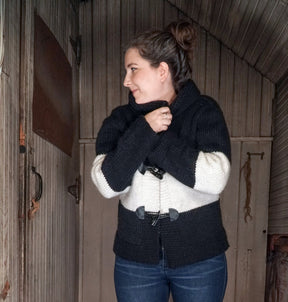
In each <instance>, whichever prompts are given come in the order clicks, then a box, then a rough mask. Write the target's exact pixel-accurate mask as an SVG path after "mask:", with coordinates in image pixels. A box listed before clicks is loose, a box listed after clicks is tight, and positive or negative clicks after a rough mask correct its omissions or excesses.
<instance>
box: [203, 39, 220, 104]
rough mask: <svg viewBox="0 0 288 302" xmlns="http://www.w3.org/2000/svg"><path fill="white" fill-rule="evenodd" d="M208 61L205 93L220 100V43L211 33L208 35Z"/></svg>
mask: <svg viewBox="0 0 288 302" xmlns="http://www.w3.org/2000/svg"><path fill="white" fill-rule="evenodd" d="M206 51H207V61H206V70H205V74H206V79H205V82H206V83H205V94H207V95H209V96H211V97H213V98H214V99H216V100H217V101H218V99H219V86H220V73H219V66H220V58H221V56H220V43H219V42H218V41H217V40H216V39H215V38H213V37H211V36H210V35H208V37H207V50H206Z"/></svg>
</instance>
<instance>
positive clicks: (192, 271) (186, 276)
mask: <svg viewBox="0 0 288 302" xmlns="http://www.w3.org/2000/svg"><path fill="white" fill-rule="evenodd" d="M114 281H115V289H116V295H117V300H118V302H168V300H169V295H170V292H171V294H172V297H173V301H174V302H221V301H223V298H224V294H225V289H226V284H227V264H226V256H225V254H221V255H219V256H216V257H214V258H211V259H208V260H205V261H200V262H197V263H194V264H191V265H187V266H182V267H179V268H176V269H172V268H168V267H167V266H166V263H165V260H164V259H162V260H161V261H160V263H159V264H158V265H149V264H148V265H147V264H142V263H137V262H133V261H127V260H125V259H122V258H120V257H117V256H116V262H115V269H114Z"/></svg>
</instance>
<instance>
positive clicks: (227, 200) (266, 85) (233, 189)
mask: <svg viewBox="0 0 288 302" xmlns="http://www.w3.org/2000/svg"><path fill="white" fill-rule="evenodd" d="M182 17H183V14H182V12H181V11H179V10H177V9H176V8H175V7H173V6H171V5H170V4H169V2H168V1H164V0H156V1H154V0H122V1H113V0H107V1H101V0H97V1H96V0H95V1H88V2H85V3H83V4H81V10H80V32H81V35H82V42H83V44H82V45H83V51H82V55H83V59H82V64H81V68H80V103H81V107H80V144H81V163H82V167H81V173H82V177H83V183H84V185H83V196H82V198H83V200H82V205H81V207H82V208H81V213H82V214H81V215H82V220H81V234H82V237H81V254H82V259H80V267H81V272H82V274H81V276H80V291H81V293H80V295H79V297H80V301H83V302H84V301H85V302H89V301H115V294H114V292H113V290H112V289H113V262H114V256H113V253H112V243H113V238H114V232H115V227H116V213H117V200H115V199H114V200H105V199H103V198H102V197H101V196H100V195H99V193H98V192H97V190H96V188H95V187H94V186H93V184H92V182H91V179H90V169H91V164H92V161H93V159H94V157H95V147H94V142H95V138H96V136H97V131H98V130H99V127H100V126H101V123H102V121H103V119H104V118H105V117H106V116H107V115H108V114H109V113H110V112H111V110H112V109H113V108H114V107H116V106H118V105H120V104H124V103H126V102H127V90H126V89H125V88H123V86H122V81H123V79H124V68H123V45H125V43H126V42H127V41H128V40H129V39H130V38H131V37H132V35H133V34H134V33H135V32H139V31H142V30H145V29H148V28H151V27H160V28H161V27H163V26H164V25H166V24H168V23H169V22H170V21H174V20H177V19H179V18H182ZM195 26H196V27H197V30H198V35H199V41H198V46H197V51H196V54H195V60H194V71H193V78H194V80H195V82H196V83H197V84H198V86H199V88H200V89H201V91H202V93H204V94H209V95H211V96H213V97H214V98H216V99H217V100H218V102H219V104H220V106H221V107H222V109H223V111H224V114H225V117H226V120H227V124H228V127H229V131H230V135H231V141H232V175H231V178H230V181H229V184H228V186H227V189H226V190H225V192H224V194H223V200H222V208H223V218H224V223H225V226H226V229H227V233H228V237H229V241H230V249H229V251H228V253H227V255H228V263H229V282H228V289H227V293H226V298H225V301H227V302H231V301H248V302H249V301H253V302H258V301H259V302H260V301H261V302H262V301H263V299H264V286H265V263H266V237H267V234H266V233H267V220H268V190H269V175H270V154H271V142H272V138H271V119H272V110H271V107H272V99H273V97H274V85H273V83H271V82H270V81H269V80H267V79H266V78H264V77H263V76H262V75H261V74H259V73H258V72H256V71H255V69H253V68H252V67H250V66H249V65H248V64H247V63H246V62H245V61H244V60H241V59H240V58H239V57H237V56H236V55H235V54H234V53H233V52H232V51H231V50H229V49H228V48H226V47H225V46H224V45H223V44H221V43H220V42H219V41H217V40H216V39H215V38H214V37H213V36H211V35H210V34H209V33H208V32H206V31H205V30H204V29H203V28H201V27H200V26H199V25H197V24H195ZM247 152H250V153H262V152H264V156H263V158H261V156H259V154H256V155H252V156H251V162H250V164H251V176H250V179H245V176H244V172H243V170H241V168H242V167H243V165H244V164H245V163H246V161H247V160H248V155H247ZM241 171H242V172H241ZM246 180H247V182H246ZM249 181H250V182H251V184H252V188H251V196H250V197H251V198H250V201H249V203H248V206H250V208H251V215H252V219H248V220H247V222H245V220H244V215H245V212H244V208H245V203H246V196H247V192H246V188H247V187H246V184H247V183H249Z"/></svg>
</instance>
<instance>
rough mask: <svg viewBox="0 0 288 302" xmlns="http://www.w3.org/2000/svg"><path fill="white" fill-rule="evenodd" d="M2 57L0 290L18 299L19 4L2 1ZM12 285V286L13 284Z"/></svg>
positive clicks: (0, 105)
mask: <svg viewBox="0 0 288 302" xmlns="http://www.w3.org/2000/svg"><path fill="white" fill-rule="evenodd" d="M4 4H5V5H4V6H5V10H4V11H3V12H2V13H3V15H2V14H1V17H2V16H3V17H4V28H3V29H4V32H3V36H4V57H3V60H4V61H3V66H2V73H1V75H0V119H1V121H0V141H1V146H0V230H1V231H0V289H1V291H2V289H3V288H4V286H5V284H6V282H7V281H8V282H9V284H10V286H11V287H10V290H9V293H8V297H7V299H10V301H12V302H16V301H18V298H19V290H20V282H19V270H20V267H19V262H20V261H19V260H20V255H19V253H18V251H19V242H20V241H19V225H18V222H19V219H18V200H19V195H18V194H19V189H20V186H19V169H18V168H19V159H18V158H19V140H18V138H19V112H20V110H19V97H20V87H19V81H20V78H19V67H20V61H19V59H20V57H19V53H20V15H21V12H20V3H19V1H16V0H11V1H5V3H4ZM2 7H3V4H2V5H1V8H2ZM12 284H13V287H12Z"/></svg>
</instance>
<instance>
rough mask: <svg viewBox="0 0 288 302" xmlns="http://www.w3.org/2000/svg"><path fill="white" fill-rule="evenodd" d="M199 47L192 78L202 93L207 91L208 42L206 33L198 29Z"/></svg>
mask: <svg viewBox="0 0 288 302" xmlns="http://www.w3.org/2000/svg"><path fill="white" fill-rule="evenodd" d="M197 35H198V39H197V46H196V49H195V55H194V58H193V71H192V78H193V80H194V81H195V83H196V84H197V86H198V88H199V89H200V92H201V93H204V91H205V80H206V76H205V71H206V51H207V42H206V32H205V31H204V30H203V29H202V28H200V27H197Z"/></svg>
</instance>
